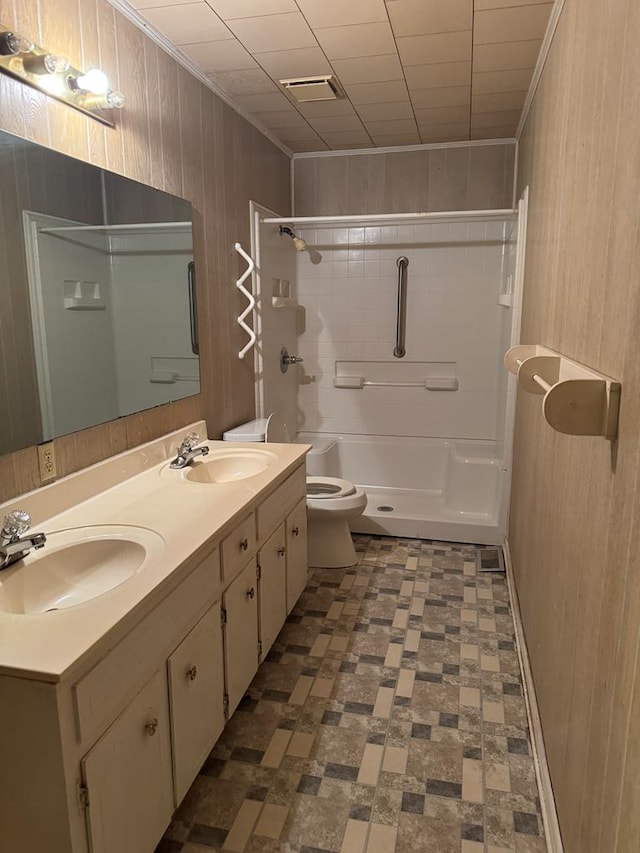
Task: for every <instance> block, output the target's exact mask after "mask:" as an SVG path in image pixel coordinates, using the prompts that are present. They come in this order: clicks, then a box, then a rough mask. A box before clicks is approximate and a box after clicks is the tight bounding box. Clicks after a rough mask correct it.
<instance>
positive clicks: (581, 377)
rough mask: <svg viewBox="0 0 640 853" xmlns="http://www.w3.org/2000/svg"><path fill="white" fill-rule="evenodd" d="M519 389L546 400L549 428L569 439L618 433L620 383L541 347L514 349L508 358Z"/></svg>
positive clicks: (612, 436) (509, 368) (544, 410)
mask: <svg viewBox="0 0 640 853" xmlns="http://www.w3.org/2000/svg"><path fill="white" fill-rule="evenodd" d="M504 363H505V366H506V367H507V369H508V370H509V371H510V372H511V373H514V374H515V375H516V376H517V377H518V385H519V386H520V387H521V388H522V389H523V391H527V392H529V393H530V394H538V395H541V396H544V399H543V401H542V411H543V414H544V417H545V420H546V421H547V423H548V424H549V426H551V427H553V429H555V430H557V431H558V432H562V433H565V434H566V435H602V436H604V437H605V438H608V439H614V438H615V437H616V433H617V431H618V410H619V407H620V383H619V382H616V381H615V380H614V379H612V378H611V377H610V376H605V375H604V374H602V373H598V371H596V370H592V369H591V368H589V367H585V366H584V365H583V364H580V363H579V362H577V361H573V360H572V359H570V358H566V357H565V356H563V355H560V353H557V352H554V351H553V350H550V349H547V347H543V346H540V345H539V344H530V345H528V344H521V345H520V346H515V347H511V349H510V350H508V351H507V353H506V355H505V357H504Z"/></svg>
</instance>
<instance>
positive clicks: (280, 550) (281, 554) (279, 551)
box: [278, 545, 287, 557]
mask: <svg viewBox="0 0 640 853" xmlns="http://www.w3.org/2000/svg"><path fill="white" fill-rule="evenodd" d="M286 553H287V549H286V548H285V547H284V545H282V547H280V548H278V554H279V555H280V556H281V557H284V555H285V554H286Z"/></svg>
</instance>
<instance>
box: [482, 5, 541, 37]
mask: <svg viewBox="0 0 640 853" xmlns="http://www.w3.org/2000/svg"><path fill="white" fill-rule="evenodd" d="M550 11H551V5H550V4H548V3H545V4H543V5H539V6H517V7H512V8H508V9H491V10H488V11H486V12H476V14H475V15H474V20H473V42H474V44H494V43H496V42H505V41H507V42H511V41H524V40H525V39H526V40H529V39H532V38H540V39H541V38H542V37H543V36H544V33H545V30H546V29H547V23H548V22H549V13H550Z"/></svg>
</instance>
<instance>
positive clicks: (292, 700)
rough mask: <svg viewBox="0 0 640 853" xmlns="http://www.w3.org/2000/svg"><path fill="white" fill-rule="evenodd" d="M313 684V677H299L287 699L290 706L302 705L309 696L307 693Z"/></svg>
mask: <svg viewBox="0 0 640 853" xmlns="http://www.w3.org/2000/svg"><path fill="white" fill-rule="evenodd" d="M312 684H313V676H311V675H301V676H300V677H299V678H298V680H297V681H296V686H295V687H294V688H293V692H292V693H291V696H290V697H289V704H290V705H304V703H305V701H306V699H307V696H308V695H309V691H310V690H311V685H312Z"/></svg>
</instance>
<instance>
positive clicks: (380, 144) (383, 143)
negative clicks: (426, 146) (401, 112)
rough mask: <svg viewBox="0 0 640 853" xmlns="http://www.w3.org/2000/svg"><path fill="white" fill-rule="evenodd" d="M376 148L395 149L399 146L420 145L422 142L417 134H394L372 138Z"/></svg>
mask: <svg viewBox="0 0 640 853" xmlns="http://www.w3.org/2000/svg"><path fill="white" fill-rule="evenodd" d="M371 138H372V139H373V142H374V144H375V146H376V148H397V147H400V146H401V145H420V143H421V142H422V140H421V139H420V134H419V133H396V134H390V135H387V134H382V135H380V136H372V137H371Z"/></svg>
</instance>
